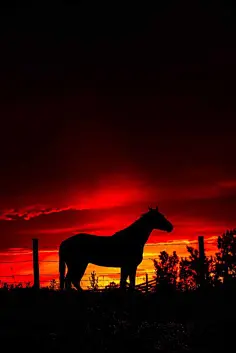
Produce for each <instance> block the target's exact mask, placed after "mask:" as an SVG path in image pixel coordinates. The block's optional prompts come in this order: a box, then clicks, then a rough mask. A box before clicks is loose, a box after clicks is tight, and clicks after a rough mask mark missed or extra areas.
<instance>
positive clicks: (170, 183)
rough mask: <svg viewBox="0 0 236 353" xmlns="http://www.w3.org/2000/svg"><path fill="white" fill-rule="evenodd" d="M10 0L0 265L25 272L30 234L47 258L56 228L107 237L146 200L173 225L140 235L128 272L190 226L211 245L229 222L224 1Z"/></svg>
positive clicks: (231, 32) (2, 113) (188, 232)
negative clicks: (85, 0)
mask: <svg viewBox="0 0 236 353" xmlns="http://www.w3.org/2000/svg"><path fill="white" fill-rule="evenodd" d="M16 9H17V10H15V11H13V10H10V9H7V8H5V9H4V10H3V11H1V15H0V16H1V20H0V25H1V26H2V28H1V31H0V40H1V57H0V64H1V65H0V75H1V76H0V77H1V80H0V117H1V129H0V137H1V138H0V150H1V154H0V165H1V172H0V262H4V261H5V262H8V261H14V262H13V263H4V264H3V263H2V264H0V272H1V273H0V275H1V276H5V275H6V276H12V275H13V276H14V275H17V274H21V275H25V274H28V273H31V272H32V264H31V262H30V261H29V260H31V258H32V255H31V254H29V250H28V248H30V247H31V240H32V238H34V237H36V238H38V239H39V245H40V248H41V249H42V250H43V249H44V252H43V253H42V254H41V255H40V256H41V258H42V259H44V260H45V261H46V260H50V261H56V260H57V252H56V248H57V247H58V246H59V244H60V242H61V241H62V240H63V239H65V238H66V237H68V236H70V235H72V234H75V233H79V232H88V233H93V234H98V235H99V234H104V235H110V234H112V233H114V232H115V231H117V230H119V229H122V228H124V227H125V226H127V225H129V224H130V223H132V222H133V221H134V220H136V219H137V218H138V217H139V216H140V215H141V213H143V212H146V210H147V208H148V206H156V205H158V206H159V209H160V211H161V212H162V213H164V214H165V215H166V217H167V218H168V219H169V220H170V221H171V222H172V223H173V225H174V227H175V229H174V231H173V232H172V233H170V234H167V233H164V232H161V231H155V232H153V233H152V235H151V237H150V239H149V243H150V244H151V245H149V244H148V245H147V247H146V248H145V260H144V262H143V263H142V265H140V276H144V275H145V272H151V271H152V270H153V265H152V261H151V260H150V258H153V257H156V256H157V255H158V253H159V252H160V251H161V250H164V249H165V250H167V251H173V250H177V252H178V253H179V254H180V255H184V254H186V252H185V244H186V243H187V241H190V242H191V241H193V242H196V241H197V237H198V235H204V236H205V237H206V239H208V238H209V239H210V240H209V242H210V243H209V244H208V245H207V251H208V253H212V251H213V250H214V249H215V238H214V237H216V236H218V235H221V234H222V233H223V232H224V231H225V230H226V229H230V228H234V227H235V226H236V220H235V206H236V163H235V152H236V145H235V131H236V120H235V113H236V107H235V93H236V92H235V78H236V69H235V62H236V48H235V22H233V17H232V16H231V12H230V11H228V9H222V8H219V7H218V5H214V8H213V7H212V6H211V7H210V6H209V7H207V6H206V5H205V7H204V8H200V7H195V8H194V6H193V5H190V4H189V2H183V3H182V5H180V4H178V7H177V4H176V5H172V6H169V5H165V4H162V5H160V6H159V8H156V9H153V10H152V11H151V10H150V9H149V10H148V11H146V10H144V9H143V8H138V7H137V8H136V9H132V11H128V10H127V11H125V12H123V11H121V9H117V11H115V12H111V13H110V16H106V14H105V12H104V11H103V9H102V8H101V7H100V8H99V9H98V10H99V11H97V10H96V9H93V11H91V9H88V8H85V7H83V8H82V7H81V5H80V6H79V5H77V6H65V5H63V6H62V5H58V7H57V8H54V9H53V10H51V9H48V12H47V13H45V11H43V10H42V9H40V8H37V6H36V5H35V6H34V7H33V5H32V7H31V8H23V7H20V6H19V7H18V8H16ZM169 241H173V242H175V243H178V244H181V243H183V245H178V246H170V245H165V244H159V245H158V242H161V243H166V242H169ZM195 246H197V244H196V245H195ZM47 249H48V250H47ZM49 250H53V252H46V251H49ZM17 261H29V262H22V263H18V262H17ZM40 266H41V273H42V274H43V273H45V274H47V273H49V274H51V273H53V274H54V273H55V274H56V276H57V263H56V262H51V263H49V262H48V263H46V262H45V263H42V264H41V265H40ZM91 269H92V267H89V268H88V270H87V272H86V274H89V273H90V272H91V271H90V270H91ZM96 271H97V272H98V274H99V271H100V274H101V276H103V274H104V273H105V274H106V276H107V277H106V278H109V279H112V278H115V277H116V274H115V273H114V270H113V269H104V268H102V269H100V270H99V269H98V268H96ZM112 271H113V272H112ZM117 271H118V270H116V273H118V272H117ZM108 274H109V276H108ZM1 278H2V280H5V279H3V277H1ZM1 278H0V279H1ZM12 278H13V277H12ZM16 278H17V277H16ZM19 278H20V277H19ZM19 278H17V281H18V279H19ZM22 278H24V280H25V279H26V277H22ZM43 278H44V279H45V277H43ZM142 278H143V277H142ZM13 279H14V278H13ZM10 280H11V281H12V279H11V278H10ZM107 280H108V279H107Z"/></svg>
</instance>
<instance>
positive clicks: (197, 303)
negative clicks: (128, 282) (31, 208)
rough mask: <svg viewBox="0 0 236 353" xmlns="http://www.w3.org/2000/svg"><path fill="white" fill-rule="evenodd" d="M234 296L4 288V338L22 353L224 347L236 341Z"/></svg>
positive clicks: (0, 331)
mask: <svg viewBox="0 0 236 353" xmlns="http://www.w3.org/2000/svg"><path fill="white" fill-rule="evenodd" d="M234 298H235V294H234V293H233V292H232V291H229V292H226V291H221V292H216V291H215V292H213V291H212V292H208V293H207V294H206V293H205V294H204V293H196V292H195V293H189V294H187V293H178V294H169V295H168V294H159V295H158V294H148V295H147V294H141V293H133V294H132V293H126V294H124V293H120V291H119V290H116V291H115V292H111V293H109V292H108V293H91V292H86V293H82V294H79V293H76V292H75V291H71V292H67V293H66V292H64V293H61V292H57V291H50V290H46V289H45V290H40V291H39V292H36V291H34V290H33V289H30V288H29V289H18V290H17V289H15V290H12V291H6V290H1V291H0V342H1V347H2V348H3V347H5V349H4V351H6V350H7V351H9V350H10V351H11V350H12V351H16V350H22V349H23V350H24V352H54V351H55V352H72V351H78V352H92V351H93V352H106V351H107V352H122V353H125V352H130V351H131V349H134V350H136V351H145V352H154V351H155V352H185V351H187V352H208V353H209V352H215V351H216V350H217V351H218V352H223V351H227V348H229V347H230V345H231V344H233V343H234V341H235V328H236V316H235V314H236V309H235V305H234V303H235V299H234ZM230 351H232V349H230Z"/></svg>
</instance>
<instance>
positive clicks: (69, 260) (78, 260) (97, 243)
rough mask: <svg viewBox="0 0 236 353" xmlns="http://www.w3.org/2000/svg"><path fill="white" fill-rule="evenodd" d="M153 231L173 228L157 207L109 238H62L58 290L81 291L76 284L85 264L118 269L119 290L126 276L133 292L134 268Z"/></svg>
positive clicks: (81, 275)
mask: <svg viewBox="0 0 236 353" xmlns="http://www.w3.org/2000/svg"><path fill="white" fill-rule="evenodd" d="M153 229H159V230H163V231H166V232H171V231H172V230H173V225H172V224H171V223H170V222H169V221H168V220H167V219H166V218H165V217H164V215H163V214H161V213H160V212H159V211H158V208H154V209H153V208H149V210H148V212H146V213H144V214H142V215H141V216H140V218H139V219H137V220H136V221H135V222H134V223H132V224H131V225H130V226H128V227H127V228H125V229H123V230H120V231H118V232H116V233H115V234H113V235H111V236H96V235H92V234H84V233H80V234H76V235H74V236H71V237H70V238H67V239H65V240H64V241H62V242H61V244H60V248H59V273H60V289H64V288H65V287H66V288H70V287H71V283H73V285H74V286H75V288H77V289H78V290H82V288H81V286H80V281H81V278H82V277H83V275H84V272H85V270H86V268H87V266H88V264H89V263H92V264H94V265H98V266H105V267H120V268H121V275H120V288H123V289H124V288H125V287H126V280H127V278H128V276H129V279H130V288H131V289H133V288H134V287H135V277H136V270H137V267H138V265H139V264H140V263H141V262H142V260H143V249H144V245H145V243H146V242H147V240H148V238H149V235H150V234H151V232H152V231H153ZM66 266H67V274H66V277H65V271H66Z"/></svg>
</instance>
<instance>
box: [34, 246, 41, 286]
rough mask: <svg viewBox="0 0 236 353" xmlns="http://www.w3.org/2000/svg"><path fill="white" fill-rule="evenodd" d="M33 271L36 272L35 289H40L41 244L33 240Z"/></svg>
mask: <svg viewBox="0 0 236 353" xmlns="http://www.w3.org/2000/svg"><path fill="white" fill-rule="evenodd" d="M33 271H34V288H35V289H39V287H40V283H39V244H38V239H33Z"/></svg>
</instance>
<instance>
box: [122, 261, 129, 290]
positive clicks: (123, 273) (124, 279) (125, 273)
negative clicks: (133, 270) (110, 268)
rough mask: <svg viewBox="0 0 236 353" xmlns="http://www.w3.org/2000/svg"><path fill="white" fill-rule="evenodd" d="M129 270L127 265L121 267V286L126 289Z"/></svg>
mask: <svg viewBox="0 0 236 353" xmlns="http://www.w3.org/2000/svg"><path fill="white" fill-rule="evenodd" d="M128 275H129V272H128V269H127V268H126V267H121V274H120V288H121V289H124V290H125V288H126V280H127V278H128Z"/></svg>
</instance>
